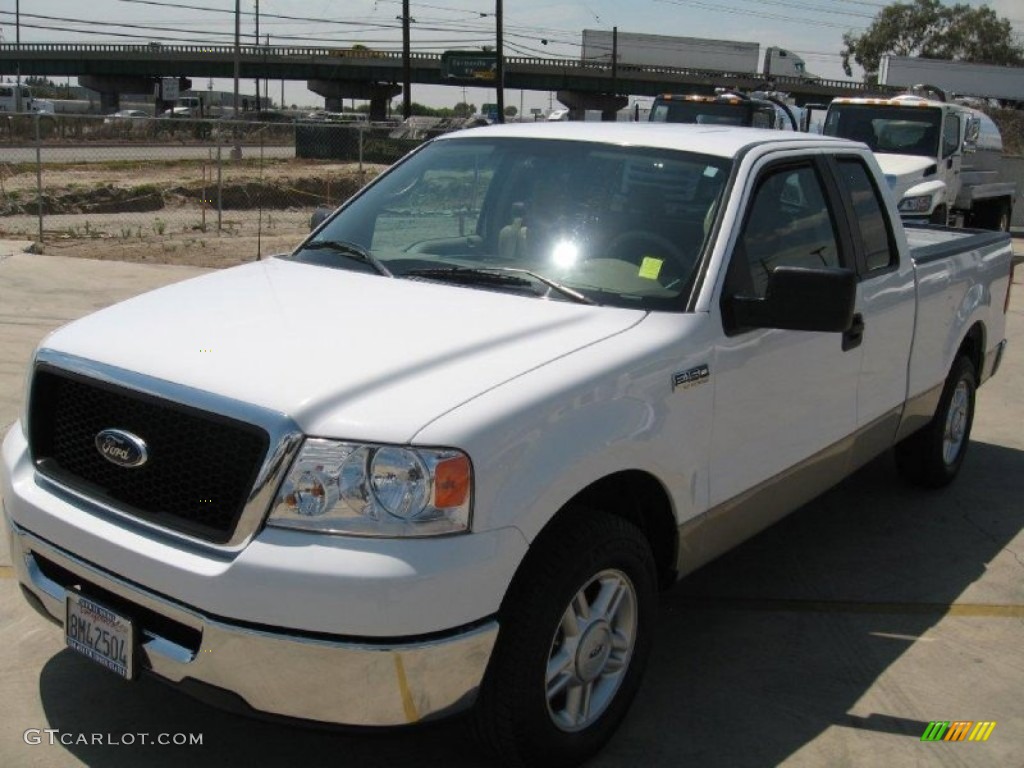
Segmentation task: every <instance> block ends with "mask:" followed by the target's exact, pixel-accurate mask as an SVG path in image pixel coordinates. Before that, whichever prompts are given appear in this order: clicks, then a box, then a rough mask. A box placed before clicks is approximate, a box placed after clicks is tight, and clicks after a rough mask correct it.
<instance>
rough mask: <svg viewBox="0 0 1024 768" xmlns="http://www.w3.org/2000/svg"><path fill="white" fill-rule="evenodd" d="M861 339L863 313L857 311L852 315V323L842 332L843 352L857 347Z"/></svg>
mask: <svg viewBox="0 0 1024 768" xmlns="http://www.w3.org/2000/svg"><path fill="white" fill-rule="evenodd" d="M862 341H864V315H862V314H861V313H860V312H858V313H857V314H855V315H854V316H853V323H851V325H850V328H849V330H847V331H845V332H844V333H843V352H849V351H850V350H851V349H854V348H856V347H859V346H860V343H861V342H862Z"/></svg>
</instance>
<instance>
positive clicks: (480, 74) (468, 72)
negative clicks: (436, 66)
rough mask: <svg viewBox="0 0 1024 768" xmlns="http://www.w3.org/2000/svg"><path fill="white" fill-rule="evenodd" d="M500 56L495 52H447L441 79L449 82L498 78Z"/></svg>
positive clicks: (442, 66)
mask: <svg viewBox="0 0 1024 768" xmlns="http://www.w3.org/2000/svg"><path fill="white" fill-rule="evenodd" d="M497 71H498V56H497V54H495V53H494V52H493V51H445V52H444V53H442V54H441V77H443V78H445V79H447V80H491V81H493V80H494V79H495V77H496V76H497Z"/></svg>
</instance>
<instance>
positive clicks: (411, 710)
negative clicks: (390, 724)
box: [394, 653, 420, 723]
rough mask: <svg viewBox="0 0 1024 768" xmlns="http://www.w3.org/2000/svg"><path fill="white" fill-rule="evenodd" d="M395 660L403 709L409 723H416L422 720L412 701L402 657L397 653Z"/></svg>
mask: <svg viewBox="0 0 1024 768" xmlns="http://www.w3.org/2000/svg"><path fill="white" fill-rule="evenodd" d="M394 659H395V674H396V675H398V691H399V693H400V694H401V695H402V709H404V710H405V719H406V721H407V722H410V723H415V722H416V721H418V720H419V719H420V715H419V713H418V712H417V711H416V703H415V702H414V701H413V700H412V692H411V691H410V690H409V681H408V680H407V679H406V677H405V665H403V664H402V655H401V654H400V653H396V654H395V655H394Z"/></svg>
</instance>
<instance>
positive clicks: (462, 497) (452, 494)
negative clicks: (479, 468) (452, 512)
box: [434, 456, 472, 509]
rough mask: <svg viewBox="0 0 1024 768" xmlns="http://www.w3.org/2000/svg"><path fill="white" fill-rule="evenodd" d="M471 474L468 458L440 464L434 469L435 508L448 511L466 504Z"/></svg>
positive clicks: (458, 458)
mask: <svg viewBox="0 0 1024 768" xmlns="http://www.w3.org/2000/svg"><path fill="white" fill-rule="evenodd" d="M471 472H472V470H471V469H470V466H469V459H468V458H467V457H466V456H453V457H452V458H450V459H444V460H443V461H440V462H438V464H437V466H436V467H435V468H434V506H435V507H437V508H438V509H447V508H450V507H459V506H462V505H463V504H465V503H466V501H467V500H468V499H469V487H470V475H471Z"/></svg>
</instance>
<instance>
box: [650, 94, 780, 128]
mask: <svg viewBox="0 0 1024 768" xmlns="http://www.w3.org/2000/svg"><path fill="white" fill-rule="evenodd" d="M772 117H773V115H772V114H771V113H770V112H769V111H767V110H761V109H758V110H755V109H754V105H752V104H750V103H749V102H742V103H739V104H716V103H715V102H713V101H682V100H680V101H662V100H661V99H657V100H655V102H654V107H653V108H652V109H651V117H650V122H652V123H698V124H701V125H747V126H750V125H753V126H755V127H757V128H771V127H773V123H774V120H772Z"/></svg>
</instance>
